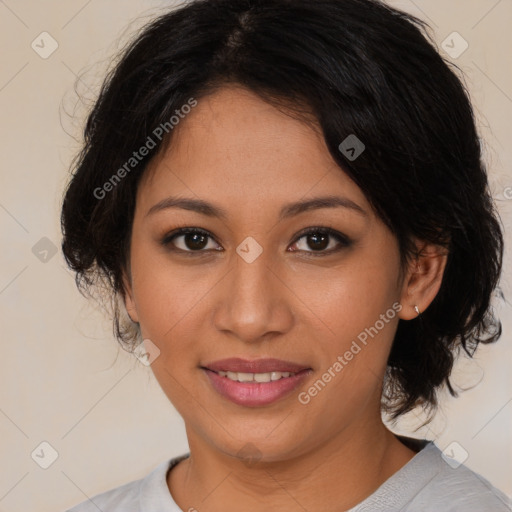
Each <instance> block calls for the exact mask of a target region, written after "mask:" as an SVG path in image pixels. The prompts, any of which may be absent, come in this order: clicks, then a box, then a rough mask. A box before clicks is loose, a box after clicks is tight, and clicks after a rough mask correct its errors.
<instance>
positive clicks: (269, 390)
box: [201, 358, 313, 407]
mask: <svg viewBox="0 0 512 512" xmlns="http://www.w3.org/2000/svg"><path fill="white" fill-rule="evenodd" d="M201 369H202V370H203V372H205V374H206V375H207V377H208V380H209V382H210V384H211V385H212V387H213V389H214V390H215V391H216V392H217V393H219V394H220V395H221V396H222V397H224V398H226V399H228V400H230V401H231V402H234V403H236V404H237V405H243V406H246V407H258V406H263V405H268V404H271V403H273V402H276V401H277V400H279V399H281V398H283V397H284V396H286V395H288V394H289V393H291V392H292V391H293V390H294V389H295V388H296V387H298V386H299V385H300V384H301V383H302V382H303V381H304V379H306V378H307V376H308V375H310V374H311V373H312V371H313V370H312V369H311V368H310V367H307V366H305V365H301V364H297V363H292V362H289V361H282V360H279V359H258V360H254V361H248V360H244V359H240V358H231V359H224V360H222V361H215V362H213V363H209V364H207V365H205V366H201Z"/></svg>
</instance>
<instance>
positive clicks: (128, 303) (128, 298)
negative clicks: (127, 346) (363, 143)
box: [123, 270, 139, 323]
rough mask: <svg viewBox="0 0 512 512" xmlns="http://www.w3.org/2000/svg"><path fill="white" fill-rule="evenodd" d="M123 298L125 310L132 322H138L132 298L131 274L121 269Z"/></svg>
mask: <svg viewBox="0 0 512 512" xmlns="http://www.w3.org/2000/svg"><path fill="white" fill-rule="evenodd" d="M123 287H124V289H123V300H124V305H125V307H126V311H127V312H128V315H129V317H130V319H131V321H132V322H134V323H139V315H138V314H137V307H136V305H135V300H134V298H133V287H132V280H131V276H129V275H127V273H126V271H125V270H123Z"/></svg>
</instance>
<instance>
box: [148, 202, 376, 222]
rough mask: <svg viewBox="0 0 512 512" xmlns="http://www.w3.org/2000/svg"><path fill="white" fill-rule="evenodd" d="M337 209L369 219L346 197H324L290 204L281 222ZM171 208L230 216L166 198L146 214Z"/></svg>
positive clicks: (212, 208) (210, 206)
mask: <svg viewBox="0 0 512 512" xmlns="http://www.w3.org/2000/svg"><path fill="white" fill-rule="evenodd" d="M336 207H343V208H347V209H350V210H352V211H353V212H356V213H358V214H359V215H362V216H363V217H368V213H367V212H366V211H365V210H364V209H363V208H361V207H360V206H359V205H358V204H356V203H354V201H352V200H350V199H348V198H346V197H338V196H324V197H315V198H313V199H307V200H303V201H296V202H294V203H289V204H287V205H285V206H283V208H281V211H280V213H279V220H283V219H286V218H289V217H293V216H295V215H299V214H300V213H303V212H307V211H311V210H317V209H320V208H336ZM169 208H182V209H183V210H190V211H193V212H197V213H200V214H202V215H206V216H208V217H216V218H218V219H222V220H224V221H226V220H227V219H228V216H229V215H228V213H227V211H226V210H224V209H223V208H221V207H219V206H215V205H213V204H211V203H208V202H206V201H203V200H202V199H193V198H186V197H166V198H165V199H163V200H162V201H159V202H158V203H156V204H155V205H153V206H152V207H151V208H150V209H149V210H148V212H147V213H146V216H148V215H151V214H154V213H156V212H160V211H163V210H167V209H169Z"/></svg>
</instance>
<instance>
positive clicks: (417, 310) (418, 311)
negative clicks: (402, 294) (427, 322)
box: [414, 304, 421, 316]
mask: <svg viewBox="0 0 512 512" xmlns="http://www.w3.org/2000/svg"><path fill="white" fill-rule="evenodd" d="M414 311H416V313H418V316H420V315H421V313H420V310H419V308H418V306H416V304H415V305H414Z"/></svg>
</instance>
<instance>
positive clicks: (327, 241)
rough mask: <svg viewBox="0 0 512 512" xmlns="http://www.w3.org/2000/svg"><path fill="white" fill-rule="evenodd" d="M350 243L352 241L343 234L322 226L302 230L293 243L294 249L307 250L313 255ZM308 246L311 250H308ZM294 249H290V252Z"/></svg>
mask: <svg viewBox="0 0 512 512" xmlns="http://www.w3.org/2000/svg"><path fill="white" fill-rule="evenodd" d="M302 240H303V241H302ZM301 241H302V242H301ZM351 244H352V241H351V240H350V239H349V238H348V237H346V236H345V235H342V234H341V233H339V232H338V231H335V230H333V229H331V228H324V227H312V228H308V229H306V230H304V231H302V232H301V233H299V238H297V239H296V241H295V243H294V245H295V246H296V247H297V249H295V250H299V251H304V252H309V253H311V255H313V256H322V255H326V254H331V253H334V252H337V251H339V250H341V249H343V248H345V247H349V246H350V245H351ZM308 247H309V248H310V249H311V250H308ZM295 250H293V249H292V252H295ZM315 253H317V254H315Z"/></svg>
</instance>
